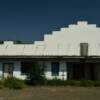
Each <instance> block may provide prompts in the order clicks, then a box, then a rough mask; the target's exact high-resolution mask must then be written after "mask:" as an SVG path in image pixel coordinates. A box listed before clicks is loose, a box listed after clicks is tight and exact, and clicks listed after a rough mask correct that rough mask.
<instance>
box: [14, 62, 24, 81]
mask: <svg viewBox="0 0 100 100" xmlns="http://www.w3.org/2000/svg"><path fill="white" fill-rule="evenodd" d="M13 76H14V77H16V78H19V79H22V80H24V79H25V78H26V75H22V74H21V62H20V61H16V62H14V71H13Z"/></svg>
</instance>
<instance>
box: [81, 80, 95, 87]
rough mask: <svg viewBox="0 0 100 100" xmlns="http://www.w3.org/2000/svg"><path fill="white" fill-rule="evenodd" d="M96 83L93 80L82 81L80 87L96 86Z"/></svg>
mask: <svg viewBox="0 0 100 100" xmlns="http://www.w3.org/2000/svg"><path fill="white" fill-rule="evenodd" d="M94 82H95V81H92V80H81V81H80V86H85V87H87V86H94Z"/></svg>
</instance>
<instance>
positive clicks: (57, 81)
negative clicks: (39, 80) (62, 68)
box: [45, 79, 67, 86]
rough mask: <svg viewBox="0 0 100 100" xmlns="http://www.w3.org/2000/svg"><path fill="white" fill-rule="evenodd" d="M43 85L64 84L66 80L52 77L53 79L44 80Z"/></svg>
mask: <svg viewBox="0 0 100 100" xmlns="http://www.w3.org/2000/svg"><path fill="white" fill-rule="evenodd" d="M45 85H50V86H65V85H67V84H66V81H64V80H60V79H53V80H46V81H45Z"/></svg>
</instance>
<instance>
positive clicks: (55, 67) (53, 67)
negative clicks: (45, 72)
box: [51, 62, 59, 76]
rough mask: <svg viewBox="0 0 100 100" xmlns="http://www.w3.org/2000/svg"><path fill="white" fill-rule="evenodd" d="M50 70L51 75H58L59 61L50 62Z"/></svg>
mask: <svg viewBox="0 0 100 100" xmlns="http://www.w3.org/2000/svg"><path fill="white" fill-rule="evenodd" d="M51 71H52V76H58V75H59V62H52V65H51Z"/></svg>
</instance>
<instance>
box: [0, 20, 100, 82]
mask: <svg viewBox="0 0 100 100" xmlns="http://www.w3.org/2000/svg"><path fill="white" fill-rule="evenodd" d="M34 61H37V62H38V63H39V64H40V65H41V66H45V71H44V73H45V76H46V78H47V79H54V78H58V79H62V80H71V79H74V80H80V79H88V80H100V28H99V27H97V26H96V25H95V24H88V23H87V22H86V21H79V22H77V24H71V25H69V26H68V27H64V28H61V29H60V30H59V31H53V32H52V34H45V35H44V40H43V41H35V42H34V43H33V44H15V43H14V41H4V43H3V44H0V77H1V78H5V77H7V76H9V75H12V76H14V77H17V78H20V79H23V80H24V79H26V77H27V76H26V74H27V70H28V69H29V68H30V67H31V65H32V63H33V62H34Z"/></svg>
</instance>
